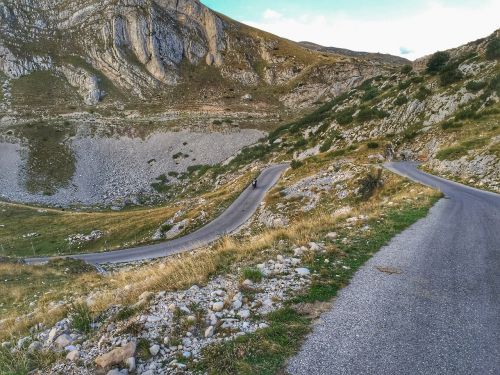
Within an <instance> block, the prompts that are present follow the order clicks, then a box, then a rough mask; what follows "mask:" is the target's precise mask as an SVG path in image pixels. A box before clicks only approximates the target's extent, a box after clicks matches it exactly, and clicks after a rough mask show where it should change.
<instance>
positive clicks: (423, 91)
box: [415, 86, 432, 101]
mask: <svg viewBox="0 0 500 375" xmlns="http://www.w3.org/2000/svg"><path fill="white" fill-rule="evenodd" d="M430 94H432V91H431V90H429V89H428V88H427V87H425V86H421V87H420V88H419V89H418V91H417V92H416V94H415V99H418V100H420V101H423V100H425V99H426V98H427V97H428V96H429V95H430Z"/></svg>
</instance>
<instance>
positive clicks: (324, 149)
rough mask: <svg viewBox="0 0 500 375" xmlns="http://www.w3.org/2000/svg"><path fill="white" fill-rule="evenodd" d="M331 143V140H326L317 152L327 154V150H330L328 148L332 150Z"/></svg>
mask: <svg viewBox="0 0 500 375" xmlns="http://www.w3.org/2000/svg"><path fill="white" fill-rule="evenodd" d="M332 143H333V140H332V139H331V138H328V139H327V140H326V141H324V142H323V144H322V145H321V147H320V148H319V151H320V152H327V151H328V150H330V148H332Z"/></svg>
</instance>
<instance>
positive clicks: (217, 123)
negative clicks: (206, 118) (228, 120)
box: [212, 120, 222, 125]
mask: <svg viewBox="0 0 500 375" xmlns="http://www.w3.org/2000/svg"><path fill="white" fill-rule="evenodd" d="M212 124H213V125H222V121H221V120H214V121H213V122H212Z"/></svg>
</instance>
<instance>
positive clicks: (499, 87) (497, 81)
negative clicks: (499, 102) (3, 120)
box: [488, 73, 500, 96]
mask: <svg viewBox="0 0 500 375" xmlns="http://www.w3.org/2000/svg"><path fill="white" fill-rule="evenodd" d="M488 88H489V89H490V90H492V91H494V92H496V93H497V95H498V96H500V73H498V74H497V75H496V76H495V77H493V78H492V79H491V81H490V84H489V85H488Z"/></svg>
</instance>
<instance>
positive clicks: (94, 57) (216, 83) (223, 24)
mask: <svg viewBox="0 0 500 375" xmlns="http://www.w3.org/2000/svg"><path fill="white" fill-rule="evenodd" d="M399 63H400V62H399V60H397V61H396V64H395V62H393V61H392V60H391V59H372V56H370V55H367V56H364V55H353V56H349V55H347V54H345V53H340V54H339V53H329V54H325V53H323V52H321V51H315V50H312V49H310V48H305V47H304V46H303V45H301V44H297V43H294V42H291V41H289V40H286V39H282V38H279V37H277V36H274V35H271V34H268V33H265V32H262V31H259V30H256V29H253V28H251V27H248V26H245V25H243V24H240V23H238V22H236V21H234V20H231V19H229V18H227V17H225V16H223V15H221V14H218V13H216V12H214V11H212V10H210V9H209V8H207V7H206V6H204V5H203V4H201V3H200V2H199V1H198V0H175V1H174V0H105V1H97V0H75V1H71V2H69V1H61V0H40V1H29V0H23V1H18V0H3V1H1V2H0V75H1V76H0V83H1V84H3V86H4V95H3V96H4V97H6V98H7V99H8V100H7V103H4V111H8V110H10V111H11V112H14V113H19V112H20V113H24V114H25V113H27V112H34V113H38V112H43V113H52V112H57V113H60V112H66V111H75V110H80V109H85V108H88V107H89V106H97V107H99V108H103V107H104V108H106V109H110V110H114V109H123V106H126V107H129V108H140V109H141V110H142V111H146V110H147V109H151V110H162V109H164V108H190V109H193V108H200V107H204V106H206V105H216V106H218V107H220V108H225V107H229V108H239V107H241V106H242V102H243V104H245V105H246V106H249V105H250V106H255V107H259V108H262V107H264V108H268V107H272V108H275V109H281V108H285V109H286V108H292V109H296V108H304V107H308V106H310V105H311V104H312V103H314V102H317V101H319V100H323V99H324V98H331V97H334V96H336V95H338V94H340V93H342V92H345V91H346V90H348V89H350V88H352V87H356V86H357V85H359V84H360V83H361V82H363V81H364V80H365V79H367V78H370V77H374V76H377V75H379V74H381V73H383V72H388V71H391V69H393V65H397V64H399ZM242 97H245V99H244V100H242V99H241V98H242ZM249 99H253V101H251V100H249ZM249 102H250V103H249Z"/></svg>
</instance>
